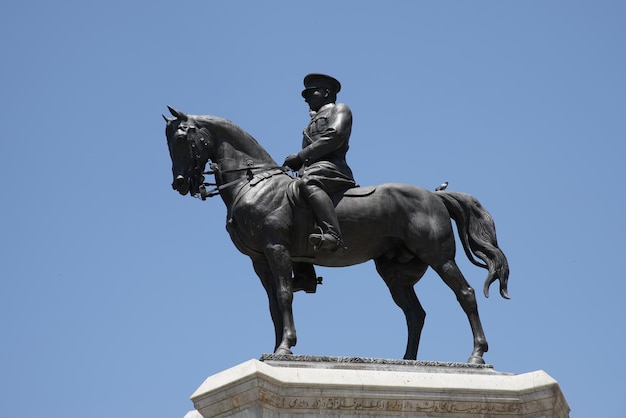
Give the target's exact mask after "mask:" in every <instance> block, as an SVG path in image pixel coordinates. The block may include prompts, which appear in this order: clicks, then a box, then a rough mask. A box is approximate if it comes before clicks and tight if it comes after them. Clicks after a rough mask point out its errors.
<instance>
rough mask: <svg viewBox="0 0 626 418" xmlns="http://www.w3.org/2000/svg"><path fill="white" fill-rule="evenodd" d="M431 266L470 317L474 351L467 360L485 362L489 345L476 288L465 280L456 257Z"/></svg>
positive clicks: (469, 361) (468, 317) (477, 362)
mask: <svg viewBox="0 0 626 418" xmlns="http://www.w3.org/2000/svg"><path fill="white" fill-rule="evenodd" d="M431 267H432V268H433V269H434V270H435V271H436V272H437V274H439V276H440V277H441V278H442V279H443V281H444V282H445V283H446V284H447V285H448V287H450V289H452V291H453V292H454V294H455V295H456V298H457V300H458V301H459V303H460V304H461V307H462V308H463V311H464V312H465V314H466V315H467V319H469V323H470V326H471V327H472V335H473V336H474V351H472V354H471V355H470V357H469V360H468V361H467V362H468V363H476V364H484V363H485V360H483V354H484V353H485V352H487V349H488V348H489V346H488V345H487V339H486V338H485V333H484V331H483V326H482V324H481V322H480V317H479V316H478V305H477V303H476V295H475V294H474V289H472V287H471V286H470V285H469V283H468V282H467V280H465V277H463V274H462V273H461V270H459V267H458V266H457V265H456V262H455V261H454V259H451V260H448V261H445V262H443V263H441V264H436V265H431Z"/></svg>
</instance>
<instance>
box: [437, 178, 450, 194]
mask: <svg viewBox="0 0 626 418" xmlns="http://www.w3.org/2000/svg"><path fill="white" fill-rule="evenodd" d="M446 187H448V182H447V181H444V182H443V183H441V184H440V185H439V186H437V187H436V188H435V191H436V192H440V191H443V190H446Z"/></svg>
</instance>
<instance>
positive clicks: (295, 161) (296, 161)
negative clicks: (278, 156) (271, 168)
mask: <svg viewBox="0 0 626 418" xmlns="http://www.w3.org/2000/svg"><path fill="white" fill-rule="evenodd" d="M302 164H303V162H302V160H301V159H300V157H298V154H291V155H288V156H287V158H285V162H284V163H283V166H286V167H289V168H291V169H292V170H294V171H297V170H299V169H300V167H302Z"/></svg>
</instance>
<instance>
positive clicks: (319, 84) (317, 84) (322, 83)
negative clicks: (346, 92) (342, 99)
mask: <svg viewBox="0 0 626 418" xmlns="http://www.w3.org/2000/svg"><path fill="white" fill-rule="evenodd" d="M318 88H323V89H329V90H332V91H334V92H335V93H339V90H341V83H340V82H339V81H338V80H337V79H336V78H334V77H331V76H329V75H326V74H318V73H313V74H308V75H307V76H306V77H304V90H302V97H306V95H307V94H308V91H309V90H313V89H318Z"/></svg>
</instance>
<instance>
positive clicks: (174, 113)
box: [167, 106, 187, 120]
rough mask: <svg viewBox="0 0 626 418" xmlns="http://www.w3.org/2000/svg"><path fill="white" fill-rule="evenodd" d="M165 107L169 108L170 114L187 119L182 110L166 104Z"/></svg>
mask: <svg viewBox="0 0 626 418" xmlns="http://www.w3.org/2000/svg"><path fill="white" fill-rule="evenodd" d="M167 108H168V109H169V110H170V113H171V114H172V116H175V117H176V118H177V119H180V120H187V115H185V114H184V113H183V112H180V111H178V110H176V109H174V108H173V107H171V106H168V107H167Z"/></svg>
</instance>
